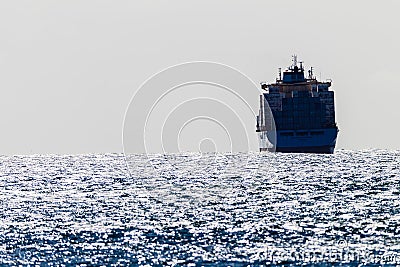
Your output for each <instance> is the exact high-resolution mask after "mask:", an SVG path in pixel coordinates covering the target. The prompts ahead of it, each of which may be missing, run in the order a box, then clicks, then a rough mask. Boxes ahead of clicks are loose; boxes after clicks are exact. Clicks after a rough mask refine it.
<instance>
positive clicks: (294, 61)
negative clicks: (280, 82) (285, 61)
mask: <svg viewBox="0 0 400 267" xmlns="http://www.w3.org/2000/svg"><path fill="white" fill-rule="evenodd" d="M296 66H297V55H293V67H296Z"/></svg>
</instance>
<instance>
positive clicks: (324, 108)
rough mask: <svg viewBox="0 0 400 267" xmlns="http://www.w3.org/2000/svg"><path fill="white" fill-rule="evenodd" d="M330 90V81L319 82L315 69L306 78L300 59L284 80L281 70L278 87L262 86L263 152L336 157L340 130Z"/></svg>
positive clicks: (259, 121)
mask: <svg viewBox="0 0 400 267" xmlns="http://www.w3.org/2000/svg"><path fill="white" fill-rule="evenodd" d="M330 86H331V81H330V80H329V81H325V82H321V81H318V80H317V78H316V77H315V76H314V75H313V69H312V67H311V69H310V70H309V71H308V77H305V75H304V68H303V62H300V66H298V64H297V57H296V56H293V65H292V66H290V67H289V68H288V69H286V70H285V71H284V72H283V77H282V72H281V69H279V77H278V78H277V79H276V82H275V83H272V84H266V83H261V88H262V90H263V94H262V95H261V96H260V111H259V115H258V116H257V132H258V133H259V137H260V151H276V152H300V153H333V151H334V149H335V145H336V137H337V134H338V127H337V125H336V122H335V105H334V92H333V91H329V87H330ZM268 107H269V108H268Z"/></svg>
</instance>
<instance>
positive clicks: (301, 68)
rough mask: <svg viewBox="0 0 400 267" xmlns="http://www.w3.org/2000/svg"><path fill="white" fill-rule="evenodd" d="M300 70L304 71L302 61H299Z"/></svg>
mask: <svg viewBox="0 0 400 267" xmlns="http://www.w3.org/2000/svg"><path fill="white" fill-rule="evenodd" d="M300 70H301V71H304V69H303V61H300Z"/></svg>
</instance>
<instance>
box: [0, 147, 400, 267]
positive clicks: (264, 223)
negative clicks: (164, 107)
mask: <svg viewBox="0 0 400 267" xmlns="http://www.w3.org/2000/svg"><path fill="white" fill-rule="evenodd" d="M127 162H128V165H127ZM136 165H137V166H142V165H144V167H143V166H142V167H140V168H139V167H137V168H138V169H137V172H135V170H134V168H136V167H135V166H136ZM0 210H1V213H0V264H1V265H8V264H9V265H28V264H30V265H32V266H33V265H41V266H48V265H49V266H63V265H64V266H68V265H81V266H85V265H86V266H95V265H106V266H121V265H132V266H135V265H148V266H259V265H271V264H272V265H285V266H288V265H293V266H294V265H302V264H303V265H307V264H308V265H310V266H320V265H325V266H330V265H343V266H346V265H353V266H359V265H371V264H375V265H387V266H394V265H396V264H397V265H400V151H387V150H363V151H347V150H337V151H336V152H335V154H333V155H313V154H281V153H276V154H273V153H252V154H245V153H242V154H240V153H239V154H233V155H231V154H230V155H222V156H221V155H219V156H217V155H215V154H204V155H203V154H202V155H200V156H199V155H196V154H179V155H153V156H151V157H149V156H146V155H131V156H130V157H129V160H127V161H126V158H125V157H124V155H123V154H89V155H31V156H1V157H0Z"/></svg>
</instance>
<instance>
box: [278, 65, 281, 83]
mask: <svg viewBox="0 0 400 267" xmlns="http://www.w3.org/2000/svg"><path fill="white" fill-rule="evenodd" d="M278 70H279V81H282V68H279V69H278Z"/></svg>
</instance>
